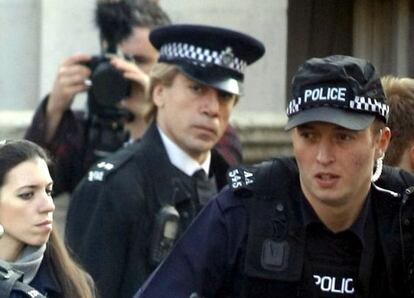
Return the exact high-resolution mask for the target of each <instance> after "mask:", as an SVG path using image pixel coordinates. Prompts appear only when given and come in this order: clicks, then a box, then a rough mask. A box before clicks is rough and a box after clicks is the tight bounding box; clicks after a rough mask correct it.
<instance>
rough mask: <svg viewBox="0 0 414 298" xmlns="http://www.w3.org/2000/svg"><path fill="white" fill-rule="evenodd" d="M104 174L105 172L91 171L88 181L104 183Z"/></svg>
mask: <svg viewBox="0 0 414 298" xmlns="http://www.w3.org/2000/svg"><path fill="white" fill-rule="evenodd" d="M104 173H105V172H103V171H89V172H88V181H103V178H104Z"/></svg>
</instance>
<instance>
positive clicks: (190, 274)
mask: <svg viewBox="0 0 414 298" xmlns="http://www.w3.org/2000/svg"><path fill="white" fill-rule="evenodd" d="M298 179H299V177H298V169H297V167H296V163H295V162H294V159H289V158H280V159H275V160H273V161H271V162H267V163H264V164H263V165H261V166H258V167H251V168H238V169H233V170H231V171H230V172H229V184H230V189H229V188H225V189H224V190H223V191H222V192H221V193H220V194H219V195H218V196H217V198H216V199H214V200H211V201H210V202H209V203H208V205H207V206H206V207H205V208H204V209H203V211H202V212H200V214H199V216H198V217H197V218H196V219H195V221H194V222H193V224H192V225H191V226H190V227H189V229H188V230H187V232H186V233H185V235H183V237H182V238H181V239H180V241H178V243H177V245H176V247H175V248H174V249H173V251H172V252H171V254H170V255H169V256H168V257H167V258H166V259H165V261H164V262H163V263H162V264H161V265H160V267H159V268H158V269H157V271H156V272H155V273H154V274H153V275H151V277H150V278H149V279H148V281H147V282H146V283H145V284H144V286H143V287H142V288H141V289H140V291H139V292H138V293H137V294H136V296H134V297H136V298H138V297H139V298H153V297H157V298H169V297H203V298H212V297H214V298H219V297H220V298H230V297H232V298H236V297H243V298H250V297H269V298H270V297H272V298H285V297H292V298H293V297H306V298H309V297H312V296H311V295H309V294H308V293H305V291H306V290H308V289H307V288H303V287H302V284H301V282H302V280H301V277H302V273H303V271H302V270H303V268H304V262H305V255H304V252H305V248H304V245H305V242H306V235H305V226H304V220H303V216H302V213H301V208H300V197H302V196H303V193H302V192H301V190H300V188H299V181H298ZM377 185H378V186H379V187H377V186H375V185H373V186H372V189H371V197H370V201H371V205H370V208H371V214H372V216H371V217H370V220H367V224H368V223H369V222H370V224H371V226H370V227H373V229H371V228H370V229H367V231H369V232H370V234H369V235H366V237H365V239H371V240H373V239H374V241H367V242H366V245H365V246H364V249H363V251H362V255H361V262H360V270H359V278H358V283H359V282H361V283H360V284H359V285H358V295H357V297H364V298H367V297H372V298H373V297H375V298H379V297H381V298H397V297H398V298H402V297H414V295H413V293H410V290H409V286H411V287H412V285H413V282H412V280H411V281H410V278H412V276H411V275H412V274H413V273H412V272H410V270H409V267H410V263H411V264H412V260H413V256H414V250H413V244H412V243H413V235H414V229H413V224H412V223H413V220H414V197H413V196H410V195H409V196H406V195H405V194H404V191H405V189H406V188H407V187H408V186H410V185H414V178H413V177H412V176H410V175H409V174H407V173H404V172H402V171H401V170H396V169H392V168H388V167H386V168H385V169H384V174H383V176H382V177H381V180H380V181H378V183H377ZM231 188H233V189H231ZM385 189H391V191H390V190H385ZM401 228H402V229H401ZM372 232H373V233H374V235H372ZM372 236H373V238H372ZM371 244H373V245H371ZM403 248H404V249H403ZM411 266H412V265H411ZM411 271H412V270H411ZM191 295H192V296H191Z"/></svg>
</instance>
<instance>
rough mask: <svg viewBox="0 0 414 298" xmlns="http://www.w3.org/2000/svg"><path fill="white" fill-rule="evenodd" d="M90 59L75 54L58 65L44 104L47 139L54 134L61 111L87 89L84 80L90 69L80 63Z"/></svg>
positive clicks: (84, 55) (67, 107)
mask: <svg viewBox="0 0 414 298" xmlns="http://www.w3.org/2000/svg"><path fill="white" fill-rule="evenodd" d="M90 59H91V56H90V55H87V54H76V55H73V56H70V57H68V58H67V59H65V60H64V61H63V63H62V64H61V65H60V66H59V68H58V73H57V76H56V79H55V82H54V85H53V89H52V92H51V93H50V95H49V99H48V102H47V106H46V114H47V119H48V126H47V131H46V140H47V141H49V140H50V139H51V137H52V136H53V135H54V133H55V131H56V128H57V126H58V125H59V122H60V119H61V118H62V115H63V113H64V112H65V111H66V110H67V109H69V108H70V106H71V104H72V102H73V99H74V98H75V95H76V94H78V93H80V92H83V91H86V90H87V89H88V86H87V85H85V80H86V79H87V78H88V77H89V76H90V75H91V71H90V69H89V68H88V67H86V66H84V65H82V63H86V62H88V61H89V60H90Z"/></svg>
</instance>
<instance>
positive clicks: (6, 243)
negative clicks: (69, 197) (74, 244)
mask: <svg viewBox="0 0 414 298" xmlns="http://www.w3.org/2000/svg"><path fill="white" fill-rule="evenodd" d="M51 191H52V178H51V177H50V174H49V170H48V167H47V164H46V162H45V161H44V160H43V159H41V158H34V159H31V160H28V161H25V162H22V163H20V164H18V165H17V166H16V167H14V168H12V169H11V170H10V172H9V173H8V174H7V175H6V179H5V182H4V184H3V186H2V187H1V188H0V224H2V225H3V227H4V230H5V234H4V235H3V237H1V238H0V250H1V251H3V252H4V250H9V251H12V252H19V251H20V250H21V248H22V247H23V246H24V245H25V244H29V245H34V246H39V245H42V244H44V243H45V242H46V241H47V240H48V239H49V236H50V233H51V231H52V219H53V211H54V209H55V205H54V203H53V200H52V197H51Z"/></svg>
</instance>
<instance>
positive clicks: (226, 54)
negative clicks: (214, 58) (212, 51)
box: [220, 47, 234, 66]
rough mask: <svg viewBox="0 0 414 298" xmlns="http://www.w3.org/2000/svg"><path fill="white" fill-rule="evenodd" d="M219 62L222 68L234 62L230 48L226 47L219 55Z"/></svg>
mask: <svg viewBox="0 0 414 298" xmlns="http://www.w3.org/2000/svg"><path fill="white" fill-rule="evenodd" d="M220 60H221V63H222V64H223V65H224V66H230V64H232V63H233V60H234V54H233V49H232V48H231V47H227V48H226V49H225V50H223V51H222V52H221V53H220Z"/></svg>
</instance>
